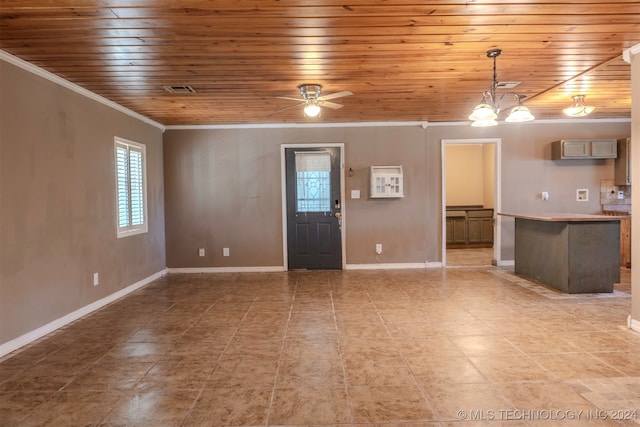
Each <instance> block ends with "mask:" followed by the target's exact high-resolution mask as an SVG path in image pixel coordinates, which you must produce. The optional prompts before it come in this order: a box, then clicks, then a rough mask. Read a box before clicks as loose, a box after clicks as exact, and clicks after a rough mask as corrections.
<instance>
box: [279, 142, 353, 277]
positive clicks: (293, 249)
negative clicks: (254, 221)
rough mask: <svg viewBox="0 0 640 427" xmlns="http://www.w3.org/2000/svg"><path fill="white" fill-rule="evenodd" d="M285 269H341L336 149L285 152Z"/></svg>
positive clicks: (304, 149)
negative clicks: (286, 264) (286, 261)
mask: <svg viewBox="0 0 640 427" xmlns="http://www.w3.org/2000/svg"><path fill="white" fill-rule="evenodd" d="M285 165H286V187H287V252H288V262H289V269H290V270H295V269H327V270H328V269H341V268H342V235H341V222H342V220H341V217H340V215H341V214H342V209H341V206H340V203H341V200H342V198H341V194H340V149H339V148H338V147H327V148H287V149H285Z"/></svg>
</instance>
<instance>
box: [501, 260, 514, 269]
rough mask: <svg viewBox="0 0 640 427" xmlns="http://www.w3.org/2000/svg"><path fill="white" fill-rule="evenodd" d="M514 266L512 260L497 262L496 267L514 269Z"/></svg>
mask: <svg viewBox="0 0 640 427" xmlns="http://www.w3.org/2000/svg"><path fill="white" fill-rule="evenodd" d="M515 266H516V262H515V261H514V260H512V259H511V260H509V259H507V260H501V261H498V267H515Z"/></svg>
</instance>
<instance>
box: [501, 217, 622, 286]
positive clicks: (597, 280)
mask: <svg viewBox="0 0 640 427" xmlns="http://www.w3.org/2000/svg"><path fill="white" fill-rule="evenodd" d="M498 215H502V216H506V217H513V218H515V272H516V273H518V274H521V275H523V276H526V277H529V278H531V279H534V280H537V281H539V282H541V283H544V284H546V285H548V286H550V287H552V288H555V289H557V290H560V291H562V292H566V293H569V294H579V293H600V292H613V284H614V283H618V282H619V281H620V219H621V218H622V217H615V216H606V215H587V214H566V213H561V214H538V215H526V214H511V213H499V214H498Z"/></svg>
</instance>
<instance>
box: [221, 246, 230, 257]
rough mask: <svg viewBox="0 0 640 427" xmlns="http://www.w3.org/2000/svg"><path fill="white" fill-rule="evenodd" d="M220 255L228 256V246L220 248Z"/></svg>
mask: <svg viewBox="0 0 640 427" xmlns="http://www.w3.org/2000/svg"><path fill="white" fill-rule="evenodd" d="M222 256H229V248H222Z"/></svg>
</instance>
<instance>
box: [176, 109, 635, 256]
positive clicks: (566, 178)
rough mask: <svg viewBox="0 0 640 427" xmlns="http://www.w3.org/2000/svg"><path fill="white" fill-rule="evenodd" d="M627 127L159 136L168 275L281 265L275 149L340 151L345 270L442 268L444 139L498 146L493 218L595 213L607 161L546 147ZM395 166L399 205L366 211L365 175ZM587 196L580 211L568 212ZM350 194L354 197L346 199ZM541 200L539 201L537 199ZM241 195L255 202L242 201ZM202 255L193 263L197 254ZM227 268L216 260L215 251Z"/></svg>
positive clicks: (609, 172) (505, 238)
mask: <svg viewBox="0 0 640 427" xmlns="http://www.w3.org/2000/svg"><path fill="white" fill-rule="evenodd" d="M629 132H630V124H629V123H593V122H587V121H584V122H578V123H552V124H550V123H544V122H538V123H525V124H519V125H518V124H501V125H499V126H497V127H494V128H490V129H477V128H471V127H470V126H468V125H459V126H431V127H428V128H427V129H426V130H425V129H423V128H421V127H419V126H413V127H392V126H390V127H354V128H287V129H236V130H168V131H167V132H166V134H165V139H164V148H165V156H164V157H165V187H166V200H167V203H166V215H167V265H168V266H169V267H229V266H247V267H250V266H281V265H283V262H282V223H281V215H282V204H281V203H282V202H281V182H280V180H281V178H280V144H292V143H336V142H340V143H344V144H345V168H346V169H347V170H348V169H349V168H352V169H353V171H354V175H353V176H352V177H350V178H348V177H347V178H345V179H346V206H345V224H346V245H347V254H346V259H347V264H374V263H376V262H378V260H376V257H375V251H374V248H375V246H374V245H375V243H382V244H383V248H384V250H383V254H382V256H381V257H379V261H380V262H383V263H417V262H425V261H430V262H431V261H441V260H442V254H441V247H442V242H441V236H442V219H441V216H442V210H441V209H442V205H441V200H442V170H441V141H442V139H473V138H485V139H486V138H501V141H502V152H501V166H502V210H503V211H505V212H529V213H538V212H577V213H597V212H599V210H600V201H599V195H600V180H601V179H608V178H609V179H610V178H612V177H613V160H572V161H567V160H565V161H554V160H551V151H550V145H549V144H550V142H551V141H554V140H557V139H563V138H621V137H625V136H628V135H629ZM397 164H399V165H402V166H403V167H404V173H405V193H406V197H405V198H403V199H399V200H370V199H368V198H367V194H368V185H369V171H368V167H369V166H371V165H397ZM578 188H587V189H589V193H590V200H589V202H577V201H576V197H575V193H576V189H578ZM353 189H359V190H360V191H361V194H362V198H361V199H358V200H351V199H350V198H349V195H350V192H351V190H353ZM542 191H548V192H549V193H550V196H551V197H550V200H549V201H548V202H542V200H540V198H539V194H540V192H542ZM250 195H257V196H258V197H257V198H251V197H249V196H250ZM502 231H503V234H502V242H501V245H502V246H501V248H502V260H511V259H513V221H512V220H509V219H505V220H504V221H503V229H502ZM200 247H204V248H206V249H207V256H206V257H198V248H200ZM223 247H230V248H231V255H232V256H231V257H228V258H227V257H224V258H223V257H222V248H223Z"/></svg>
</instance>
